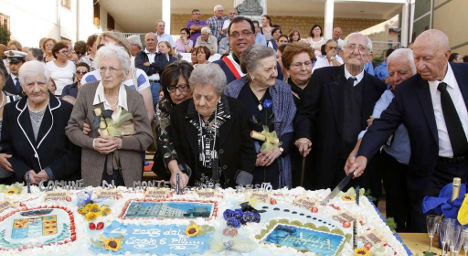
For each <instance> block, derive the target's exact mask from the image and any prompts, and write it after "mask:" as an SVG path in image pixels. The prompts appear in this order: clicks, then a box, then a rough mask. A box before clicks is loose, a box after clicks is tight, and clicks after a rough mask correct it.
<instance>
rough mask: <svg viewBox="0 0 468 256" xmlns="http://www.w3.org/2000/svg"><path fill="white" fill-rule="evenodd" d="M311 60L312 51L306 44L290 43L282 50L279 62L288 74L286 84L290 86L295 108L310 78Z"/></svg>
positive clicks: (312, 57)
mask: <svg viewBox="0 0 468 256" xmlns="http://www.w3.org/2000/svg"><path fill="white" fill-rule="evenodd" d="M313 59H314V50H313V49H312V48H310V46H309V45H308V44H307V43H302V42H301V43H292V44H288V45H287V46H286V47H285V48H284V51H283V54H282V57H281V61H282V62H283V68H284V69H285V70H286V71H287V73H288V74H289V79H288V84H289V85H291V90H292V94H293V95H294V102H295V103H296V107H299V106H300V104H301V99H302V98H303V94H304V93H303V90H304V89H305V88H306V87H307V85H308V82H309V80H310V77H311V76H312V60H313Z"/></svg>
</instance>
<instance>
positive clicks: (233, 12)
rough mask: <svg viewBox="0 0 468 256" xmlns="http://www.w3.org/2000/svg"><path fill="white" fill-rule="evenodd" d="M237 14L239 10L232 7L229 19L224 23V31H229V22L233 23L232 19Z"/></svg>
mask: <svg viewBox="0 0 468 256" xmlns="http://www.w3.org/2000/svg"><path fill="white" fill-rule="evenodd" d="M236 16H237V10H236V9H231V10H230V11H229V19H226V20H225V21H224V23H223V33H227V29H228V27H229V24H231V21H232V20H233V19H234V18H235V17H236Z"/></svg>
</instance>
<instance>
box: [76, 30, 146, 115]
mask: <svg viewBox="0 0 468 256" xmlns="http://www.w3.org/2000/svg"><path fill="white" fill-rule="evenodd" d="M95 44H96V45H97V48H99V47H102V46H104V45H107V44H115V45H119V46H122V47H123V48H124V49H125V50H126V51H127V53H128V56H129V57H130V56H131V54H130V44H129V43H128V40H127V39H126V38H124V37H123V36H122V35H120V34H118V33H115V32H103V33H102V34H100V35H99V36H98V38H97V39H96V42H95ZM93 65H94V64H93ZM100 80H101V72H100V71H99V70H94V71H91V72H88V73H87V74H86V75H84V76H83V78H82V79H81V84H83V85H84V84H86V83H90V82H94V81H100ZM124 84H125V85H126V86H128V87H130V88H132V89H135V90H136V91H138V92H139V93H140V94H141V96H143V103H144V105H145V109H146V114H147V116H148V119H149V120H150V121H151V120H153V117H154V106H153V95H152V94H151V85H150V83H149V79H148V76H147V75H146V73H145V71H143V70H141V69H139V68H135V67H134V66H132V67H131V69H130V72H128V74H127V77H126V80H125V81H124Z"/></svg>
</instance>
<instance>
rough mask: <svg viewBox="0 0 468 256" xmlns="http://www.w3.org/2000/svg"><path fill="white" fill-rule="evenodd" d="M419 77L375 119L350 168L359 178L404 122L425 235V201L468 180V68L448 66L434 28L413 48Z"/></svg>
mask: <svg viewBox="0 0 468 256" xmlns="http://www.w3.org/2000/svg"><path fill="white" fill-rule="evenodd" d="M413 53H414V61H415V64H416V69H417V71H418V74H417V75H415V76H413V77H411V78H410V79H408V80H407V81H405V82H404V83H403V84H401V85H400V86H398V88H397V90H396V93H395V98H394V99H393V101H392V102H391V103H390V105H389V106H388V108H387V109H386V110H385V111H384V112H383V113H382V115H381V116H380V118H379V119H376V120H374V123H373V124H372V126H370V127H369V129H368V131H367V133H366V135H365V136H364V138H363V139H362V142H361V146H360V147H359V151H358V154H357V155H358V157H357V158H356V159H355V161H354V163H353V164H352V165H351V166H350V167H348V168H345V171H346V172H347V173H350V172H354V176H355V177H358V176H360V175H361V174H362V173H363V172H364V169H365V167H366V165H367V161H368V159H370V158H372V157H373V156H374V155H375V153H376V152H377V151H378V149H379V148H380V147H381V146H382V145H383V144H384V143H385V141H386V140H387V138H388V137H389V136H390V134H392V133H393V132H394V131H395V130H396V129H397V128H398V127H399V125H400V124H401V123H403V124H404V125H405V126H406V128H407V129H408V134H409V137H410V143H411V158H410V161H409V167H408V174H407V179H406V181H407V185H408V196H409V203H410V221H409V224H410V227H409V228H408V231H410V232H425V230H426V225H425V218H424V215H423V212H422V199H423V198H424V197H425V196H428V195H432V196H433V195H437V194H438V193H439V191H440V189H441V188H442V187H443V186H444V185H446V184H448V183H451V182H452V179H453V177H460V178H461V179H462V181H466V180H467V179H468V172H467V170H468V141H467V134H468V111H467V105H466V102H468V75H467V74H468V65H467V64H464V63H450V64H449V62H448V59H449V56H450V54H451V50H450V48H449V41H448V37H447V35H445V34H444V33H443V32H442V31H440V30H436V29H431V30H426V31H424V32H423V33H421V34H420V35H419V36H418V37H417V38H416V40H415V42H414V44H413Z"/></svg>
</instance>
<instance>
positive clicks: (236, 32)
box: [229, 29, 253, 38]
mask: <svg viewBox="0 0 468 256" xmlns="http://www.w3.org/2000/svg"><path fill="white" fill-rule="evenodd" d="M252 34H253V32H252V31H250V30H247V29H246V30H242V32H240V33H239V32H238V31H234V32H232V33H231V34H230V35H229V36H230V37H232V38H238V37H239V36H240V35H243V36H250V35H252Z"/></svg>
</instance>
